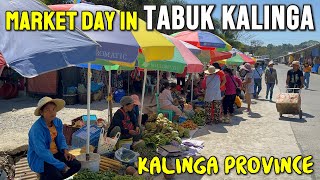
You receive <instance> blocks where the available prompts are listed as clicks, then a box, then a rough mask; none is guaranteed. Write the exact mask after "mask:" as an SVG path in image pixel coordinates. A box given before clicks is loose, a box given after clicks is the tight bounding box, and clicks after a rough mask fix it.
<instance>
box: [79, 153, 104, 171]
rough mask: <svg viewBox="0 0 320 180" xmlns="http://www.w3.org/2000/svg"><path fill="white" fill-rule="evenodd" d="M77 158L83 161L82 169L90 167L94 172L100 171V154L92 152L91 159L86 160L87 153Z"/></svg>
mask: <svg viewBox="0 0 320 180" xmlns="http://www.w3.org/2000/svg"><path fill="white" fill-rule="evenodd" d="M77 160H78V161H79V162H80V163H81V169H89V170H90V171H92V172H98V171H99V167H100V155H99V154H97V153H90V159H89V161H86V154H80V155H79V156H77Z"/></svg>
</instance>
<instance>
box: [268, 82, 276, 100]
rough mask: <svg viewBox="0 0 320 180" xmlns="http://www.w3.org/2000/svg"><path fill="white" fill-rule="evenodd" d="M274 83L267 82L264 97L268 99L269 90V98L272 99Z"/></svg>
mask: <svg viewBox="0 0 320 180" xmlns="http://www.w3.org/2000/svg"><path fill="white" fill-rule="evenodd" d="M274 85H275V83H267V93H266V99H268V95H269V92H270V99H272V94H273V88H274Z"/></svg>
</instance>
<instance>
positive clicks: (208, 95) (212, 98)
mask: <svg viewBox="0 0 320 180" xmlns="http://www.w3.org/2000/svg"><path fill="white" fill-rule="evenodd" d="M218 71H219V70H218V69H216V68H215V67H214V66H209V67H208V70H206V71H205V72H204V73H205V74H207V75H208V76H207V77H206V81H205V82H206V87H205V89H206V92H205V96H204V101H205V110H206V117H207V121H206V123H207V124H211V123H212V122H214V123H216V124H217V123H219V122H221V120H220V112H221V100H222V97H221V90H220V77H219V75H218V74H217V73H218ZM212 104H213V106H212ZM211 108H214V115H213V116H212V114H211Z"/></svg>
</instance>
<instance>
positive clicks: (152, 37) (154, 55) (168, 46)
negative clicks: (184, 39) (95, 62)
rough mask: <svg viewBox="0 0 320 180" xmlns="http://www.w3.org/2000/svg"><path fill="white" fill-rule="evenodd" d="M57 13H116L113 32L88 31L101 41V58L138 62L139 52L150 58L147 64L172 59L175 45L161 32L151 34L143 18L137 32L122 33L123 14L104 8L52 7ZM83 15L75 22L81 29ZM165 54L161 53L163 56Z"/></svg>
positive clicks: (87, 6) (89, 34)
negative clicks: (120, 15)
mask: <svg viewBox="0 0 320 180" xmlns="http://www.w3.org/2000/svg"><path fill="white" fill-rule="evenodd" d="M49 7H50V8H51V9H52V10H54V11H69V10H70V11H78V12H79V14H80V13H81V12H83V11H90V12H92V13H93V14H94V15H96V12H97V11H102V12H105V11H108V12H111V11H115V12H116V15H115V18H114V21H113V30H112V31H108V30H106V31H93V30H90V31H85V32H84V33H85V34H86V35H87V36H89V37H90V38H91V39H93V40H95V41H97V42H98V43H99V44H100V45H101V47H100V48H98V49H97V59H102V60H109V61H110V60H115V61H120V62H125V63H134V61H135V60H136V59H137V57H138V53H139V49H141V51H142V53H143V54H144V56H145V57H146V61H147V62H149V61H153V60H165V59H171V58H172V56H173V51H174V45H173V44H172V43H171V42H169V41H168V40H167V39H166V38H164V37H163V36H162V35H161V34H160V33H159V32H157V31H147V30H146V23H145V22H144V21H143V20H141V19H139V20H138V27H139V29H138V30H137V31H121V30H120V17H119V11H118V10H116V9H114V8H112V7H109V6H101V5H92V4H87V3H79V4H59V5H50V6H49ZM81 20H82V18H81V16H77V17H76V18H75V23H76V26H77V27H78V28H80V29H81ZM159 52H161V53H159Z"/></svg>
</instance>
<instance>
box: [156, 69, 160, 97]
mask: <svg viewBox="0 0 320 180" xmlns="http://www.w3.org/2000/svg"><path fill="white" fill-rule="evenodd" d="M159 92H160V71H159V70H158V71H157V94H159Z"/></svg>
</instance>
